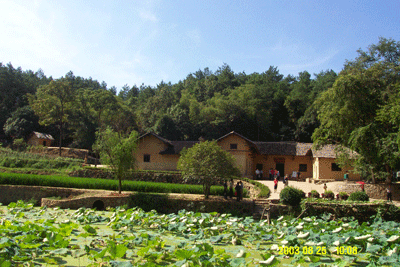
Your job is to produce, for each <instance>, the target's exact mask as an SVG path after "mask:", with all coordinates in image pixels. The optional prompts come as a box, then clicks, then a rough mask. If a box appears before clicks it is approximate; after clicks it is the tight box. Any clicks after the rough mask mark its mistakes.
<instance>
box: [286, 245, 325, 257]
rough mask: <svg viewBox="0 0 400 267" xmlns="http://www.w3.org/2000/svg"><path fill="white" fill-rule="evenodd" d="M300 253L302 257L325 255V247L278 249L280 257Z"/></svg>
mask: <svg viewBox="0 0 400 267" xmlns="http://www.w3.org/2000/svg"><path fill="white" fill-rule="evenodd" d="M300 252H302V253H303V254H304V255H326V247H320V246H318V247H311V246H310V247H302V248H301V249H300V248H299V247H292V246H289V247H279V254H280V255H297V254H299V253H300Z"/></svg>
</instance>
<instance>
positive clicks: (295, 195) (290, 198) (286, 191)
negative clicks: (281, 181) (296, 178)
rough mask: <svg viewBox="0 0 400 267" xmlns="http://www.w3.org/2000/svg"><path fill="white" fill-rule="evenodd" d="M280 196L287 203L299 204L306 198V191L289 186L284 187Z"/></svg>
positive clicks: (291, 204)
mask: <svg viewBox="0 0 400 267" xmlns="http://www.w3.org/2000/svg"><path fill="white" fill-rule="evenodd" d="M279 197H280V199H281V201H282V203H283V204H285V205H290V206H299V205H300V202H301V199H302V198H304V192H303V191H302V190H300V189H297V188H294V187H291V186H287V187H285V188H283V189H282V191H281V193H280V194H279Z"/></svg>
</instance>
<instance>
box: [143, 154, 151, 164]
mask: <svg viewBox="0 0 400 267" xmlns="http://www.w3.org/2000/svg"><path fill="white" fill-rule="evenodd" d="M143 162H150V155H149V154H144V155H143Z"/></svg>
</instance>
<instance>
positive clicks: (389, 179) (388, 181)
mask: <svg viewBox="0 0 400 267" xmlns="http://www.w3.org/2000/svg"><path fill="white" fill-rule="evenodd" d="M385 169H386V172H387V173H388V176H387V177H386V183H387V184H391V183H392V170H391V168H390V167H389V166H388V165H385Z"/></svg>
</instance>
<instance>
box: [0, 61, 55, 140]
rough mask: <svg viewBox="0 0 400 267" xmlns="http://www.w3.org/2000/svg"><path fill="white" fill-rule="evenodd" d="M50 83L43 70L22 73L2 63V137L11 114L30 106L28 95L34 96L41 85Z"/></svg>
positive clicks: (0, 131) (0, 93)
mask: <svg viewBox="0 0 400 267" xmlns="http://www.w3.org/2000/svg"><path fill="white" fill-rule="evenodd" d="M48 82H49V79H47V78H46V76H44V74H43V71H42V70H38V71H37V72H33V71H22V69H21V68H17V69H15V68H14V67H13V66H12V65H11V63H9V64H7V65H3V64H2V63H1V62H0V137H1V136H2V135H3V134H4V132H3V129H4V124H5V122H6V121H7V119H8V118H9V117H10V116H11V113H12V112H14V111H16V110H17V109H18V108H21V107H23V106H26V105H27V104H28V101H27V98H26V95H27V94H28V93H30V94H34V93H35V91H36V88H37V87H38V86H39V85H42V84H47V83H48Z"/></svg>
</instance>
